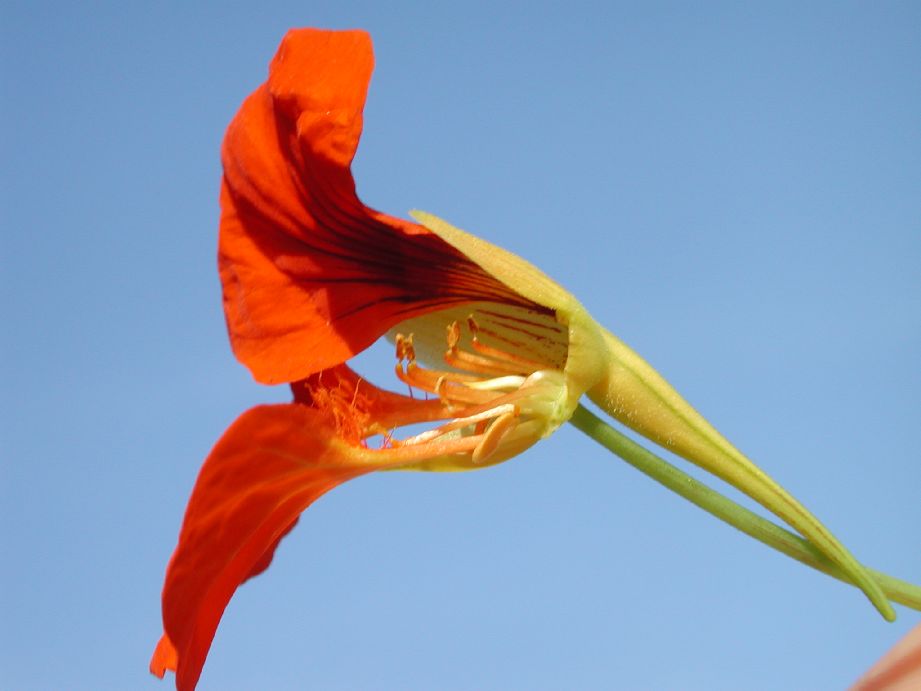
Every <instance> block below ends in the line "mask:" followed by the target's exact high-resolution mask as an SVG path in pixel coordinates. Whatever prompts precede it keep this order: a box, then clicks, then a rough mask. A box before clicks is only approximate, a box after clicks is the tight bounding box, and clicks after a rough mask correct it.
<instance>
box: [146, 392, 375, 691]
mask: <svg viewBox="0 0 921 691" xmlns="http://www.w3.org/2000/svg"><path fill="white" fill-rule="evenodd" d="M390 465H392V461H388V460H387V459H385V458H383V457H382V458H381V459H380V461H379V462H378V461H376V460H375V458H374V457H373V455H368V454H364V455H363V454H361V452H360V450H355V449H350V448H349V447H348V446H346V445H345V444H343V443H342V442H341V441H339V440H338V439H337V438H336V437H335V431H334V429H333V427H332V426H331V425H330V424H329V420H328V417H327V416H324V415H321V414H320V413H318V412H317V411H315V410H313V409H311V408H309V407H307V406H303V405H297V404H293V405H273V406H260V407H257V408H253V409H251V410H249V411H247V412H245V413H243V415H241V416H240V417H239V418H238V419H237V420H236V422H234V423H233V425H231V426H230V428H229V429H228V430H227V432H226V433H225V434H224V436H223V437H222V438H221V440H220V441H219V442H218V443H217V445H215V447H214V450H213V451H212V452H211V454H210V455H209V456H208V458H207V460H206V461H205V463H204V465H203V466H202V469H201V472H200V473H199V476H198V479H197V480H196V482H195V488H194V489H193V491H192V496H191V498H190V499H189V504H188V508H187V509H186V515H185V518H184V520H183V524H182V529H181V531H180V534H179V543H178V545H177V547H176V551H175V552H174V554H173V557H172V559H171V560H170V563H169V566H168V568H167V572H166V579H165V583H164V586H163V627H164V636H163V638H162V639H161V641H160V643H159V644H158V646H157V648H156V651H155V652H154V655H153V659H152V660H151V663H150V669H151V671H152V672H153V673H154V674H156V675H157V676H161V677H162V676H163V674H164V672H165V671H166V670H167V669H173V670H175V671H176V686H177V688H178V689H180V690H186V691H189V690H191V689H194V688H195V685H196V683H197V682H198V678H199V676H200V674H201V670H202V666H203V665H204V662H205V658H206V656H207V654H208V650H209V648H210V647H211V641H212V639H213V638H214V633H215V631H216V629H217V626H218V623H219V621H220V619H221V616H222V614H223V612H224V609H225V607H226V606H227V604H228V602H229V601H230V598H231V597H232V595H233V593H234V591H235V590H236V589H237V587H238V586H239V585H240V584H241V583H242V582H243V581H245V580H247V579H248V578H251V577H252V576H255V575H257V574H258V573H261V572H262V571H263V570H264V569H265V568H267V567H268V565H269V563H270V562H271V560H272V556H273V554H274V551H275V548H276V546H277V545H278V542H279V540H280V539H281V538H282V537H284V535H285V534H286V533H287V532H288V531H290V530H291V528H293V527H294V524H295V523H296V522H297V519H298V516H299V515H300V513H301V512H302V511H304V509H306V508H307V507H308V506H309V505H310V504H311V503H312V502H313V501H314V500H315V499H317V498H318V497H319V496H321V495H322V494H324V493H325V492H327V491H329V490H330V489H332V488H333V487H335V486H336V485H338V484H341V483H342V482H345V481H347V480H350V479H352V478H354V477H357V476H359V475H362V474H364V473H368V472H370V471H373V470H378V469H381V468H384V467H389V466H390Z"/></svg>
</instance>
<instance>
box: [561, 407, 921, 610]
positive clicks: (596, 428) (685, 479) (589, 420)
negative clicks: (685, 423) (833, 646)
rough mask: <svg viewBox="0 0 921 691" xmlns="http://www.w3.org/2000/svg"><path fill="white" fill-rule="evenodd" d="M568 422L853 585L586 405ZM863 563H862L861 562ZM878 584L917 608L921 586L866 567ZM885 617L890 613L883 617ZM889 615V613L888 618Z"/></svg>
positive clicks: (724, 516)
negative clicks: (635, 440)
mask: <svg viewBox="0 0 921 691" xmlns="http://www.w3.org/2000/svg"><path fill="white" fill-rule="evenodd" d="M570 422H571V423H572V424H573V425H574V426H575V427H576V428H577V429H579V430H580V431H582V432H584V433H585V434H586V435H588V436H589V437H591V438H592V439H594V440H595V441H597V442H598V443H599V444H601V445H602V446H604V447H605V448H606V449H608V450H609V451H611V452H613V453H615V454H617V455H618V456H620V458H622V459H623V460H625V461H626V462H627V463H629V464H630V465H632V466H633V467H634V468H636V469H637V470H639V471H640V472H642V473H644V474H646V475H648V476H649V477H651V478H652V479H653V480H655V481H656V482H658V483H659V484H662V485H664V486H665V487H667V488H668V489H670V490H672V491H673V492H675V493H677V494H679V495H681V496H682V497H684V498H685V499H687V500H688V501H690V502H691V503H693V504H695V505H696V506H699V507H700V508H702V509H703V510H704V511H706V512H707V513H710V514H712V515H714V516H716V517H717V518H719V519H720V520H721V521H724V522H726V523H728V524H729V525H731V526H733V527H734V528H736V529H738V530H740V531H742V532H743V533H745V534H746V535H749V536H751V537H753V538H755V539H756V540H759V541H760V542H763V543H764V544H766V545H767V546H768V547H773V548H774V549H776V550H777V551H779V552H782V553H783V554H786V555H787V556H788V557H792V558H793V559H796V560H797V561H799V562H802V563H803V564H806V565H807V566H811V567H812V568H814V569H816V570H817V571H821V572H823V573H825V574H828V575H829V576H832V577H833V578H837V579H838V580H840V581H843V582H845V583H848V584H850V585H854V584H853V583H852V582H851V579H850V578H849V577H848V576H847V575H846V574H845V572H844V571H843V570H842V569H841V568H840V567H838V566H837V565H836V564H834V563H833V562H832V561H831V560H830V559H829V558H828V557H826V556H825V555H824V554H822V552H820V551H819V550H818V549H816V548H815V547H814V546H813V545H812V544H811V543H810V542H807V541H806V540H804V539H803V538H801V537H799V536H798V535H795V534H794V533H792V532H790V531H789V530H785V529H784V528H781V527H780V526H778V525H776V524H774V523H773V522H771V521H769V520H767V519H765V518H762V517H761V516H759V515H758V514H756V513H754V512H753V511H750V510H748V509H746V508H745V507H743V506H740V505H739V504H737V503H736V502H734V501H733V500H731V499H729V498H727V497H724V496H723V495H722V494H720V493H719V492H717V491H716V490H713V489H711V488H710V487H708V486H707V485H705V484H703V483H702V482H699V481H698V480H696V479H694V478H693V477H691V476H690V475H688V474H687V473H685V472H684V471H682V470H680V469H678V468H676V467H675V466H673V465H671V464H670V463H668V462H667V461H665V460H663V459H661V458H659V457H658V456H656V455H655V454H654V453H652V452H650V451H648V450H647V449H645V448H643V447H642V446H640V445H639V444H637V443H636V442H634V441H633V440H632V439H630V438H629V437H627V436H625V435H624V434H622V433H621V432H619V431H617V430H616V429H614V428H613V427H611V426H610V425H609V424H607V423H606V422H604V421H603V420H601V419H600V418H599V417H598V416H596V415H595V414H593V413H592V412H591V411H589V410H588V409H587V408H585V407H584V406H581V405H580V406H579V407H578V408H576V411H575V413H574V414H573V416H572V418H570ZM865 568H866V567H865ZM866 571H867V572H868V573H869V575H870V576H871V577H872V578H873V579H874V580H875V581H876V582H877V583H878V584H879V585H880V587H881V588H882V590H883V592H884V593H885V595H886V597H887V598H889V599H890V600H892V601H893V602H898V603H900V604H903V605H905V606H906V607H910V608H912V609H914V610H918V611H921V587H919V586H917V585H914V584H912V583H908V582H906V581H902V580H899V579H898V578H893V577H892V576H888V575H886V574H884V573H882V572H880V571H876V570H874V569H870V568H866ZM886 618H887V619H889V617H886ZM890 621H891V619H890Z"/></svg>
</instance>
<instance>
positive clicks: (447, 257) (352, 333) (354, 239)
mask: <svg viewBox="0 0 921 691" xmlns="http://www.w3.org/2000/svg"><path fill="white" fill-rule="evenodd" d="M373 62H374V60H373V55H372V51H371V40H370V38H369V37H368V35H367V34H366V33H364V32H361V31H343V32H333V31H318V30H314V29H301V30H294V31H291V32H289V33H288V35H287V36H285V39H284V40H283V41H282V44H281V46H280V47H279V49H278V53H277V55H276V56H275V58H274V59H273V61H272V63H271V66H270V70H269V80H268V82H267V83H266V84H264V85H262V86H261V87H259V88H258V89H257V90H256V91H255V92H254V93H253V94H252V95H251V96H250V97H249V98H248V99H246V101H245V102H244V103H243V106H242V107H241V109H240V111H239V113H238V114H237V115H236V117H235V118H234V120H233V121H232V122H231V124H230V127H229V128H228V130H227V135H226V138H225V140H224V146H223V154H222V160H223V164H224V182H223V185H222V189H221V209H222V214H221V229H220V242H219V252H218V260H219V267H220V274H221V282H222V284H223V289H224V311H225V314H226V317H227V324H228V330H229V332H230V340H231V344H232V346H233V349H234V352H235V354H236V355H237V357H238V358H239V359H240V360H241V361H242V362H243V363H244V364H245V365H246V366H247V367H249V368H250V370H251V371H252V373H253V375H254V376H255V377H256V379H257V380H259V381H261V382H264V383H269V384H271V383H280V382H291V381H297V380H299V379H303V378H305V377H307V376H309V375H310V374H313V373H315V372H318V371H320V370H322V369H326V368H329V367H333V366H335V365H338V364H340V363H342V362H344V361H346V360H347V359H348V358H350V357H351V356H353V355H355V354H356V353H358V352H360V351H361V350H363V349H364V348H366V347H367V346H369V345H370V344H371V343H373V342H374V340H376V339H377V338H378V337H379V336H381V335H382V334H383V333H385V332H386V331H387V330H388V329H389V328H390V327H392V326H393V325H395V324H396V323H398V322H400V321H402V320H403V319H406V318H408V317H410V316H414V315H417V314H421V313H424V312H427V311H430V310H433V309H439V308H441V307H444V306H447V305H451V304H457V303H463V302H471V301H474V300H492V301H498V302H511V303H513V304H522V305H526V306H530V304H531V303H530V302H529V301H527V300H526V299H524V298H522V297H521V296H519V295H518V294H517V293H516V292H515V291H514V290H513V289H511V288H509V287H508V286H506V285H504V284H502V283H501V282H499V281H497V280H496V279H495V278H493V277H492V276H490V275H489V274H487V273H486V272H485V271H484V270H483V269H481V268H480V267H479V266H478V265H476V264H475V263H473V262H471V261H469V260H468V259H467V258H466V257H465V256H464V255H463V254H462V253H461V252H460V251H458V250H456V249H454V248H453V247H451V246H450V245H448V244H447V243H445V242H444V241H442V240H441V239H439V238H438V237H436V236H435V235H433V234H431V233H429V232H428V231H427V230H426V229H424V228H423V227H422V226H419V225H417V224H415V223H411V222H408V221H403V220H400V219H396V218H393V217H391V216H387V215H385V214H382V213H379V212H376V211H373V210H371V209H369V208H367V207H365V206H364V204H362V203H361V201H360V200H359V199H358V197H357V195H356V193H355V183H354V180H353V179H352V173H351V170H350V165H351V161H352V158H353V156H354V155H355V150H356V148H357V146H358V140H359V137H360V135H361V129H362V110H363V108H364V102H365V95H366V91H367V87H368V82H369V80H370V77H371V71H372V69H373Z"/></svg>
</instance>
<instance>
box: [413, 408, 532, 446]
mask: <svg viewBox="0 0 921 691" xmlns="http://www.w3.org/2000/svg"><path fill="white" fill-rule="evenodd" d="M509 414H511V415H512V416H517V415H518V408H517V407H516V406H514V405H500V406H496V407H494V408H490V409H489V410H485V411H483V412H481V413H477V414H475V415H468V416H466V417H459V418H455V419H453V420H451V421H450V422H446V423H445V424H443V425H441V426H440V427H436V428H435V429H431V430H428V431H427V432H422V433H421V434H417V435H416V436H414V437H410V438H409V439H404V440H403V442H402V443H403V444H405V445H412V444H422V443H425V442H427V441H431V440H432V439H434V438H435V437H440V436H442V435H444V434H447V433H448V432H453V431H455V430H458V429H463V428H464V427H469V426H470V425H473V424H476V423H479V422H484V421H486V422H488V421H489V420H492V419H493V418H497V417H502V416H504V415H509Z"/></svg>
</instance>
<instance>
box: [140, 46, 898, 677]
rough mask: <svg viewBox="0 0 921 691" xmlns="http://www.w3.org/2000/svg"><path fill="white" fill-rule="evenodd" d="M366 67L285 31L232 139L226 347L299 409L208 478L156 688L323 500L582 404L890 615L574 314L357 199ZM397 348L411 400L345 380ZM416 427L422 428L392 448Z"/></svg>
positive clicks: (225, 201)
mask: <svg viewBox="0 0 921 691" xmlns="http://www.w3.org/2000/svg"><path fill="white" fill-rule="evenodd" d="M372 65H373V59H372V53H371V42H370V38H369V37H368V36H367V34H365V33H364V32H359V31H349V32H326V31H317V30H297V31H292V32H290V33H289V34H288V35H287V36H286V37H285V39H284V40H283V42H282V44H281V46H280V48H279V50H278V53H277V55H276V56H275V58H274V59H273V61H272V63H271V66H270V70H269V78H268V81H267V82H266V83H265V84H264V85H262V86H261V87H259V88H258V89H257V90H256V91H255V92H254V93H253V94H252V95H251V96H250V97H249V98H247V99H246V101H245V102H244V103H243V106H242V107H241V109H240V111H239V113H237V115H236V117H235V118H234V119H233V122H231V124H230V127H229V129H228V131H227V135H226V138H225V140H224V147H223V165H224V180H223V185H222V188H221V209H222V213H221V225H220V242H219V253H218V261H219V268H220V276H221V282H222V285H223V290H224V311H225V314H226V317H227V326H228V331H229V334H230V341H231V344H232V346H233V350H234V353H235V354H236V356H237V357H238V358H239V359H240V360H241V361H242V362H243V363H244V364H245V365H246V366H247V367H248V368H249V369H250V371H251V372H252V373H253V376H254V377H255V378H256V379H257V380H258V381H260V382H262V383H265V384H279V383H288V384H290V385H291V389H292V392H293V394H294V401H293V402H292V403H290V404H287V405H271V406H259V407H256V408H253V409H251V410H249V411H247V412H245V413H244V414H243V415H241V416H240V418H239V419H238V420H237V421H236V422H234V423H233V424H232V425H231V426H230V428H229V429H228V430H227V431H226V432H225V434H224V436H223V437H222V438H221V440H220V441H219V442H218V443H217V445H216V446H215V447H214V449H213V450H212V452H211V454H210V455H209V456H208V458H207V459H206V460H205V463H204V465H203V467H202V469H201V472H200V474H199V476H198V479H197V480H196V483H195V487H194V489H193V491H192V496H191V498H190V499H189V504H188V508H187V510H186V514H185V518H184V520H183V524H182V528H181V531H180V534H179V543H178V545H177V547H176V551H175V552H174V554H173V556H172V558H171V560H170V563H169V566H168V568H167V573H166V579H165V583H164V588H163V626H164V635H163V637H162V638H161V639H160V642H159V644H158V645H157V647H156V650H155V652H154V655H153V659H152V660H151V663H150V669H151V671H152V672H153V673H154V674H156V675H158V676H160V677H162V676H163V675H164V673H165V671H166V670H168V669H171V670H174V671H175V672H176V686H177V688H179V689H184V690H191V689H193V688H194V687H195V685H196V684H197V682H198V678H199V676H200V674H201V670H202V667H203V665H204V663H205V658H206V657H207V654H208V650H209V648H210V646H211V641H212V639H213V637H214V633H215V631H216V629H217V626H218V623H219V622H220V619H221V616H222V615H223V612H224V609H225V608H226V606H227V604H228V602H229V601H230V598H231V597H232V596H233V594H234V592H235V591H236V589H237V587H238V586H239V585H240V584H241V583H242V582H243V581H245V580H247V579H248V578H251V577H252V576H255V575H257V574H259V573H261V572H262V571H264V570H265V569H266V568H267V567H268V565H269V563H270V562H271V560H272V556H273V554H274V551H275V548H276V547H277V545H278V542H279V541H280V540H281V538H282V537H284V536H285V535H286V534H287V533H288V532H289V531H290V530H291V529H292V528H293V527H294V525H295V523H296V522H297V520H298V517H299V515H300V514H301V512H303V511H304V509H306V508H307V507H308V506H309V505H310V504H311V503H312V502H313V501H315V500H316V499H317V498H318V497H320V496H321V495H322V494H324V493H325V492H327V491H329V490H330V489H332V488H333V487H335V486H337V485H339V484H341V483H343V482H346V481H347V480H350V479H352V478H355V477H358V476H359V475H363V474H365V473H369V472H372V471H375V470H389V469H400V470H434V471H454V470H471V469H475V468H482V467H484V466H487V465H491V464H494V463H499V462H501V461H504V460H507V459H509V458H511V457H513V456H515V455H517V454H519V453H521V452H522V451H524V450H525V449H527V448H528V447H530V446H531V445H533V444H534V443H536V442H537V441H538V440H540V439H542V438H544V437H546V436H547V435H549V434H551V433H552V432H554V431H555V430H556V429H557V428H558V427H559V426H560V425H561V424H563V423H564V422H566V421H567V420H569V419H570V418H571V417H572V416H573V414H574V412H576V410H577V407H578V405H579V400H580V399H581V398H582V396H583V395H584V394H587V395H588V396H589V397H590V398H591V399H592V400H593V401H595V402H596V403H597V404H598V405H599V406H600V407H601V408H603V409H604V410H605V411H607V412H608V413H610V414H611V415H612V416H613V417H614V418H616V419H618V420H620V421H621V422H623V423H624V424H626V425H628V426H630V427H632V428H633V429H635V430H637V431H638V432H640V433H641V434H643V435H644V436H646V437H647V438H649V439H651V440H653V441H655V442H657V443H660V444H662V445H663V446H665V447H667V448H669V449H670V450H671V451H673V452H674V453H676V454H678V455H681V456H684V457H685V458H687V459H689V460H691V461H692V462H694V463H696V464H698V465H699V466H701V467H702V468H704V469H706V470H708V471H709V472H711V473H713V474H714V475H716V476H718V477H720V478H722V479H724V480H726V481H727V482H729V483H730V484H732V485H733V486H735V487H737V488H739V489H741V490H742V491H743V492H745V493H746V494H748V495H749V496H750V497H752V498H754V499H755V500H756V501H758V502H760V503H761V504H762V505H763V506H765V507H767V508H768V509H770V510H771V511H773V512H774V513H775V514H776V515H777V516H779V517H780V518H782V519H783V520H785V521H786V522H787V523H788V524H789V525H791V526H792V527H794V528H795V529H796V530H798V531H799V532H800V534H801V535H803V537H804V538H806V539H807V540H809V541H810V542H811V543H812V545H813V546H814V547H815V549H816V550H817V552H818V554H819V556H823V557H824V558H826V559H827V561H826V562H823V563H827V564H831V565H833V566H834V567H836V568H837V569H838V572H839V573H840V574H844V575H845V576H846V577H847V579H848V580H850V581H851V582H852V583H854V584H856V585H858V586H859V587H860V588H862V589H863V590H864V592H865V593H866V594H867V595H868V596H869V597H870V599H871V600H872V601H873V602H874V604H875V605H876V606H877V607H878V608H879V609H880V611H881V612H883V614H884V615H885V616H886V617H888V618H891V617H893V616H894V613H893V612H892V609H891V606H890V605H889V603H888V601H887V600H886V597H885V595H884V593H883V592H882V590H881V588H880V586H879V584H878V583H877V582H876V581H875V580H874V579H873V578H871V577H870V576H869V575H868V573H867V572H866V571H865V570H864V569H863V568H862V567H861V566H860V565H859V564H858V563H857V562H856V560H855V559H854V558H853V557H852V556H851V555H850V553H849V552H847V550H845V549H844V547H843V546H841V545H840V543H838V541H837V540H836V539H835V538H834V536H832V535H831V533H829V532H828V531H827V529H825V527H824V526H822V525H821V524H820V523H819V522H818V521H817V520H816V519H815V518H814V517H813V516H812V514H810V513H809V512H808V511H806V509H805V508H804V507H802V506H801V505H800V504H799V503H798V502H796V501H795V500H794V499H793V498H792V497H790V495H789V494H787V493H786V492H785V491H784V490H783V489H782V488H781V487H780V486H779V485H777V484H776V483H775V482H774V481H773V480H772V479H771V478H770V477H768V476H767V475H766V474H765V473H763V472H762V471H761V470H760V469H759V468H758V467H757V466H755V465H754V464H753V463H752V462H751V461H749V460H748V459H747V458H746V457H745V456H743V455H742V454H741V453H740V452H739V451H738V450H737V449H736V448H735V447H734V446H732V445H731V444H730V443H729V442H728V441H726V440H725V439H724V438H723V437H722V436H720V435H719V433H718V432H717V431H716V430H715V429H714V428H713V427H712V426H710V425H709V423H707V422H706V420H704V419H703V418H702V417H701V416H700V415H699V414H698V413H697V412H696V411H695V410H694V409H693V408H692V407H691V406H690V405H689V404H688V403H687V402H685V401H684V399H683V398H681V397H680V396H679V395H678V394H677V392H675V391H674V390H673V389H672V388H671V387H670V386H669V385H668V383H667V382H665V380H664V379H663V378H662V377H661V376H659V374H658V373H657V372H656V371H655V370H653V369H652V368H651V367H650V366H649V365H648V364H647V363H646V362H645V361H643V360H642V358H640V357H639V356H638V355H637V354H636V353H634V352H633V351H632V350H630V349H629V348H628V347H627V346H626V345H625V344H624V343H622V342H621V341H620V340H618V339H617V338H616V337H614V336H613V335H612V334H610V333H609V332H607V331H606V330H605V329H603V328H602V327H600V326H599V325H598V324H597V323H596V322H595V321H594V320H593V319H592V318H591V316H590V315H589V314H588V312H587V311H586V310H585V309H584V308H583V307H582V305H581V304H580V303H579V302H578V301H577V300H576V299H575V298H574V297H573V296H572V295H570V294H569V293H567V292H566V291H565V290H563V289H562V288H561V287H560V286H559V285H557V284H556V283H554V282H553V281H552V280H550V279H549V278H547V277H546V276H545V275H544V274H543V273H541V272H540V271H539V270H538V269H536V268H535V267H534V266H532V265H530V264H529V263H527V262H526V261H524V260H523V259H521V258H519V257H517V256H515V255H512V254H510V253H509V252H506V251H505V250H503V249H501V248H499V247H496V246H494V245H491V244H490V243H488V242H485V241H484V240H481V239H479V238H476V237H474V236H472V235H469V234H467V233H465V232H464V231H462V230H459V229H457V228H454V227H452V226H450V225H448V224H447V223H445V222H444V221H441V220H440V219H437V218H435V217H434V216H431V215H429V214H425V213H421V212H416V213H414V214H413V216H414V218H415V219H416V220H417V221H418V223H412V222H409V221H404V220H400V219H397V218H393V217H391V216H387V215H385V214H382V213H379V212H377V211H374V210H372V209H369V208H367V207H366V206H364V205H363V204H362V203H361V202H360V201H359V199H358V197H357V195H356V193H355V184H354V181H353V179H352V175H351V171H350V165H351V161H352V158H353V156H354V154H355V150H356V148H357V146H358V139H359V136H360V134H361V127H362V108H363V106H364V100H365V92H366V90H367V86H368V81H369V79H370V76H371V70H372ZM384 335H388V336H389V338H390V339H391V340H392V341H393V342H394V345H395V350H396V358H397V361H398V364H397V366H396V378H397V379H399V380H400V381H402V382H403V383H404V384H405V385H407V386H408V387H409V390H410V394H411V395H409V396H403V395H399V394H395V393H391V392H388V391H384V390H382V389H379V388H377V387H376V386H374V385H372V384H370V383H368V382H366V381H364V380H363V379H361V378H360V377H359V376H358V375H356V374H355V373H354V372H352V371H351V370H350V369H349V368H348V366H347V365H346V364H345V363H346V361H347V360H349V359H350V358H351V357H352V356H354V355H356V354H358V353H359V352H361V351H362V350H364V349H365V348H367V347H368V346H369V345H371V344H372V343H374V342H375V341H376V340H377V339H378V338H380V337H381V336H384ZM414 390H415V391H420V392H424V393H425V395H424V396H423V395H414V394H413V393H412V392H413V391H414ZM436 421H443V422H441V423H440V424H436ZM583 421H584V420H583ZM416 423H428V426H429V429H428V430H427V431H424V432H421V433H417V434H414V435H411V436H405V435H404V434H403V433H401V432H400V428H402V427H405V426H407V425H412V424H416ZM374 437H379V438H380V440H379V441H377V442H373V441H371V439H372V438H374ZM778 548H779V549H780V547H778ZM788 553H789V551H788Z"/></svg>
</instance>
